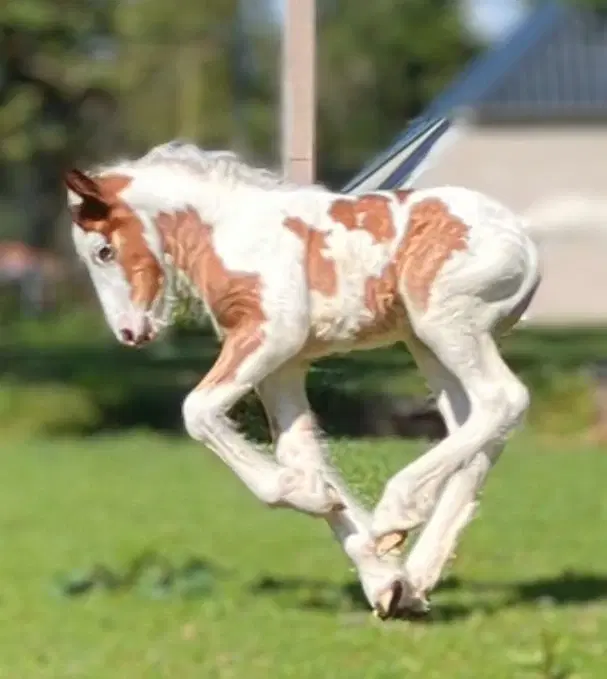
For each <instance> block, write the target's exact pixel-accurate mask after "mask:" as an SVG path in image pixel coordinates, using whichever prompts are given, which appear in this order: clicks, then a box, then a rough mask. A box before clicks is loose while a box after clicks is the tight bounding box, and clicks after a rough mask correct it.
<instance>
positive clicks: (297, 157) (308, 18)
mask: <svg viewBox="0 0 607 679" xmlns="http://www.w3.org/2000/svg"><path fill="white" fill-rule="evenodd" d="M315 71H316V0H285V18H284V28H283V38H282V92H281V93H282V102H281V123H282V126H281V128H282V129H281V133H282V165H283V171H284V173H285V174H286V176H287V177H289V178H290V179H291V180H292V181H295V182H297V183H299V184H311V183H313V182H314V181H315V174H316V163H315V146H316V73H315Z"/></svg>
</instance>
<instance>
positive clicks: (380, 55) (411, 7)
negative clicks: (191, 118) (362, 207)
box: [247, 0, 480, 186]
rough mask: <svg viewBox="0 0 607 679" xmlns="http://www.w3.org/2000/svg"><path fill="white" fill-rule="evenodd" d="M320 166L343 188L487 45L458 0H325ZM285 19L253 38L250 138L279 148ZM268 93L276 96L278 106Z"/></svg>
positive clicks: (258, 147) (261, 149) (321, 2)
mask: <svg viewBox="0 0 607 679" xmlns="http://www.w3.org/2000/svg"><path fill="white" fill-rule="evenodd" d="M317 3H318V11H317V15H318V68H317V83H318V98H319V101H318V149H317V156H318V172H319V178H320V179H321V180H322V181H325V182H327V183H328V184H331V185H336V186H339V185H340V184H341V183H343V182H345V181H346V180H347V179H349V178H350V177H351V176H352V174H354V173H355V172H357V171H358V170H359V169H360V167H361V166H362V165H363V164H364V163H365V162H366V160H368V158H369V156H371V155H373V154H375V153H376V152H377V151H379V150H381V149H382V148H385V147H386V146H387V145H388V144H389V143H390V142H391V141H392V140H393V138H394V137H395V136H396V134H398V133H399V132H400V131H402V129H403V128H404V127H405V126H406V124H407V122H408V120H409V119H411V118H412V117H414V116H416V115H418V114H419V113H420V112H421V111H422V110H423V108H424V107H425V106H426V104H427V103H428V102H429V100H430V99H431V98H432V97H433V96H435V95H436V94H438V92H439V91H440V90H441V89H442V88H443V87H444V86H445V85H446V84H447V83H448V82H449V81H450V80H451V78H452V77H453V76H454V75H456V74H457V73H458V72H459V71H460V69H461V68H462V67H463V66H464V65H465V63H466V62H467V61H468V60H469V59H470V58H471V57H472V56H474V55H475V54H476V53H477V51H478V50H479V49H480V46H479V45H477V44H475V43H474V42H473V41H472V38H471V37H470V36H469V35H468V34H467V33H466V31H465V30H464V28H463V26H462V25H461V23H460V13H459V12H458V9H457V5H456V3H453V2H451V1H450V0H407V2H402V1H401V0H374V1H373V2H352V0H317ZM279 30H280V27H279V26H277V25H275V24H274V25H266V26H265V30H264V31H258V32H257V33H256V34H255V35H254V36H253V39H252V45H253V51H254V53H255V55H256V58H257V63H258V64H260V66H259V68H258V69H257V70H256V71H255V72H254V73H253V74H252V75H251V80H252V85H250V87H249V98H248V102H247V124H248V130H249V136H250V145H251V146H252V147H253V148H254V149H255V151H256V152H257V153H259V154H262V155H263V156H264V157H265V156H266V155H267V154H268V150H270V149H271V150H272V151H273V153H272V155H273V157H274V159H276V158H277V156H278V134H277V132H278V129H279V125H280V115H279V110H278V106H277V104H278V102H279V83H280V63H279V56H280V44H279V41H280V35H279ZM268 101H271V102H274V106H273V107H269V106H268Z"/></svg>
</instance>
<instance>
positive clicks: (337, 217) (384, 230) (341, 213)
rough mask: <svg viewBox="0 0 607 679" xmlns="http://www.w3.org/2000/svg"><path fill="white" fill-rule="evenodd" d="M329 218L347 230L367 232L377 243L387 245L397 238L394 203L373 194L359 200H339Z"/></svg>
mask: <svg viewBox="0 0 607 679" xmlns="http://www.w3.org/2000/svg"><path fill="white" fill-rule="evenodd" d="M329 216H330V217H331V218H332V219H333V220H334V221H336V222H338V223H339V224H343V226H345V227H346V229H348V230H350V231H354V230H355V229H361V230H363V231H367V232H368V233H369V234H371V236H372V237H373V240H374V241H375V242H376V243H386V242H388V241H390V240H392V239H393V238H394V237H395V236H396V228H395V226H394V218H393V215H392V201H391V200H390V199H389V198H388V197H387V196H380V195H375V194H372V193H369V194H366V195H363V196H360V197H358V198H338V199H337V200H335V201H334V202H333V203H332V204H331V206H330V208H329Z"/></svg>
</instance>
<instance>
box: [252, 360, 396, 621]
mask: <svg viewBox="0 0 607 679" xmlns="http://www.w3.org/2000/svg"><path fill="white" fill-rule="evenodd" d="M305 375H306V370H305V369H304V368H303V367H301V366H294V367H289V368H284V369H282V370H279V371H277V372H276V373H273V374H272V375H271V376H269V377H268V378H266V379H265V380H264V381H263V382H262V383H261V384H260V385H259V386H258V388H257V391H258V393H259V396H260V398H261V400H262V402H263V404H264V407H265V409H266V412H267V415H268V420H269V422H270V428H271V430H272V437H273V439H274V441H275V444H276V457H277V459H278V461H279V463H280V464H281V465H283V466H285V467H288V468H290V469H293V470H298V471H299V472H300V473H301V474H303V475H304V476H316V475H319V476H320V479H322V480H324V482H325V483H326V484H328V485H329V486H330V487H331V488H332V489H333V490H334V492H335V493H336V494H337V497H338V501H339V506H338V507H336V508H335V509H334V511H332V512H329V513H327V514H326V515H325V516H324V518H325V519H326V521H327V523H328V524H329V527H330V528H331V530H332V531H333V534H334V535H335V537H336V539H337V540H338V542H339V543H340V544H341V546H342V549H343V550H344V551H345V553H346V554H347V555H348V557H349V558H350V560H351V561H352V563H353V564H354V566H355V567H356V570H357V572H358V575H359V578H360V581H361V584H362V587H363V590H364V592H365V595H366V597H367V599H368V601H369V603H370V604H371V606H372V607H373V608H374V609H375V611H376V612H377V614H378V615H379V616H380V617H388V616H390V615H393V614H394V613H395V612H396V609H397V607H398V605H399V602H400V599H401V595H402V593H403V571H402V563H401V558H399V557H398V555H394V554H386V555H385V556H383V557H381V558H380V557H379V556H378V555H377V552H376V549H375V542H374V539H373V537H372V535H371V531H370V523H371V515H370V513H369V512H368V511H367V510H366V509H365V508H364V507H363V506H362V505H361V504H360V503H359V502H358V500H357V499H356V498H355V497H354V496H353V495H352V493H351V492H350V490H349V489H348V487H347V484H346V483H345V481H344V480H343V479H342V477H341V475H340V474H339V472H338V471H337V470H336V469H335V467H334V466H333V465H332V464H331V462H330V461H329V458H328V451H327V450H326V446H325V445H324V442H323V441H322V438H321V437H320V435H319V432H318V430H317V426H316V422H315V418H314V414H313V413H312V410H311V409H310V405H309V402H308V399H307V396H306V390H305Z"/></svg>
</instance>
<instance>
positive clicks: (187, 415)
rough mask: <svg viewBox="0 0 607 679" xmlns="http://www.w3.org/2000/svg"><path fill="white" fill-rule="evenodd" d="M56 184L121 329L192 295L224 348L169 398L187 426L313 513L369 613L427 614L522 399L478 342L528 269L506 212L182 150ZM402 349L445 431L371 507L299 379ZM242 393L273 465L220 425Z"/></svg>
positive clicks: (134, 334) (480, 198)
mask: <svg viewBox="0 0 607 679" xmlns="http://www.w3.org/2000/svg"><path fill="white" fill-rule="evenodd" d="M65 182H66V185H67V187H68V198H69V203H70V207H71V211H72V215H73V238H74V243H75V247H76V250H77V252H78V254H79V256H80V257H81V258H82V260H83V261H84V262H85V263H86V266H87V267H88V270H89V272H90V276H91V278H92V281H93V284H94V286H95V289H96V292H97V294H98V296H99V299H100V301H101V304H102V306H103V310H104V312H105V316H106V319H107V322H108V324H109V326H110V327H111V329H112V330H113V332H114V334H115V335H116V337H117V339H118V340H119V341H120V342H122V343H123V344H126V345H129V346H134V347H136V346H140V345H142V344H144V343H145V342H148V341H150V340H152V339H153V338H154V337H156V336H157V334H158V332H159V330H160V329H161V328H162V327H164V326H166V325H168V324H169V323H170V322H171V319H172V316H173V315H174V311H175V305H176V304H177V303H179V301H180V300H183V298H184V296H186V297H188V298H194V299H197V300H199V301H201V302H202V304H203V305H204V312H205V313H207V314H208V315H209V316H210V318H211V320H212V322H213V325H214V327H215V329H216V331H217V333H218V336H219V337H220V339H221V340H222V349H221V351H220V354H219V357H218V359H217V361H216V363H215V364H214V366H213V368H212V369H211V370H210V371H209V373H208V374H207V375H206V376H205V377H204V378H203V379H202V381H201V382H200V383H199V384H198V386H197V387H196V388H195V389H194V390H193V391H192V392H191V393H190V394H189V395H188V396H187V398H186V399H185V401H184V403H183V417H184V422H185V427H186V429H187V431H188V433H189V434H190V435H191V436H192V437H193V438H194V439H197V440H198V441H201V442H203V443H204V444H205V445H206V446H207V447H208V448H210V449H211V450H212V451H213V452H215V454H217V455H218V456H219V457H220V458H221V459H222V460H223V461H224V462H225V463H226V464H227V465H228V466H229V467H230V468H231V469H232V470H233V471H234V472H235V473H236V474H237V476H238V477H239V478H240V479H241V480H242V482H243V483H244V484H245V485H246V486H247V487H248V488H249V490H250V491H251V492H252V493H254V494H255V495H256V496H257V497H258V498H259V499H260V500H261V501H262V502H264V503H266V504H267V505H270V506H282V507H291V508H293V509H297V510H299V511H302V512H306V513H308V514H311V515H314V516H319V517H322V518H323V519H325V520H326V521H327V523H328V524H329V526H330V528H331V529H332V531H333V533H334V534H335V536H336V538H337V540H338V541H339V542H340V544H341V546H342V548H343V549H344V551H345V552H346V554H347V555H348V557H349V558H350V559H351V561H352V562H353V564H354V566H355V567H356V569H357V571H358V575H359V578H360V581H361V584H362V587H363V589H364V592H365V595H366V597H367V599H368V601H369V603H370V605H371V606H372V607H373V608H374V610H375V612H376V614H377V615H379V616H380V617H382V618H385V617H391V616H395V615H397V614H399V613H401V612H402V611H403V610H405V609H410V610H418V611H421V610H426V609H427V601H426V595H427V594H428V592H429V591H430V590H431V589H432V588H433V587H434V586H435V585H436V583H437V581H438V580H439V578H440V575H441V571H442V570H443V568H444V566H445V563H446V562H447V560H448V559H449V557H450V555H451V553H452V551H453V549H454V547H455V544H456V541H457V538H458V535H459V534H460V533H461V531H462V529H463V528H464V526H465V525H466V524H467V523H468V521H469V520H470V519H471V518H472V514H473V512H474V509H475V507H476V504H477V500H476V498H477V495H478V493H479V490H480V488H481V487H482V485H483V483H484V481H485V478H486V476H487V473H488V471H489V469H490V468H491V466H492V465H493V464H494V462H495V461H496V460H497V458H498V456H499V454H500V452H501V450H502V448H503V446H504V443H505V440H506V438H507V436H508V434H510V432H511V431H512V430H513V429H514V428H515V427H516V425H517V424H518V423H519V421H520V420H521V419H522V417H523V415H524V413H525V411H526V410H527V407H528V404H529V395H528V391H527V389H526V388H525V386H524V385H523V384H522V383H521V382H520V381H519V380H518V379H517V378H516V377H515V375H514V374H513V373H512V372H511V371H510V370H509V368H508V367H507V366H506V364H505V363H504V361H503V360H502V358H501V356H500V353H499V351H498V349H497V347H496V344H495V341H494V335H496V334H497V333H499V332H501V331H503V330H505V329H508V328H509V327H511V326H512V325H513V324H514V323H516V321H517V320H518V319H519V318H520V316H521V315H522V314H523V313H524V311H525V309H526V308H527V306H528V304H529V302H530V300H531V298H532V297H533V294H534V292H535V290H536V289H537V286H538V284H539V281H540V274H539V267H538V258H537V252H536V248H535V247H534V245H533V243H532V241H531V240H530V238H529V237H528V235H527V233H526V231H525V228H524V226H523V225H522V224H521V222H520V221H519V219H518V218H517V217H516V216H515V215H514V214H512V213H511V212H510V211H509V210H507V209H506V208H504V207H503V206H502V205H500V204H499V203H497V202H496V201H494V200H492V199H491V198H489V197H487V196H485V195H482V194H480V193H476V192H474V191H470V190H467V189H463V188H455V187H443V188H435V189H426V190H397V191H393V192H388V191H384V192H381V191H378V192H375V193H367V194H365V195H359V196H349V195H348V196H346V195H339V194H335V193H332V192H330V191H328V190H326V189H324V188H322V187H319V186H313V187H299V186H295V185H293V184H290V183H288V182H286V181H284V180H283V179H282V178H281V177H279V176H277V175H274V174H272V173H270V172H268V171H266V170H259V169H256V168H253V167H250V166H248V165H246V164H245V163H244V162H243V161H241V160H240V159H239V158H238V157H237V156H235V155H233V154H231V153H227V152H208V151H203V150H200V149H199V148H197V147H196V146H193V145H190V144H180V143H169V144H164V145H161V146H158V147H156V148H154V149H152V150H151V151H150V152H149V153H148V154H147V155H145V156H143V157H142V158H139V159H137V160H134V161H129V162H121V163H117V164H115V165H113V166H107V167H105V168H100V169H97V170H96V171H93V172H91V173H88V174H85V173H83V172H81V171H79V170H76V169H74V170H71V171H69V172H68V173H67V175H66V177H65ZM401 341H402V342H405V343H406V345H407V346H408V348H409V350H410V351H411V353H412V354H413V356H414V358H415V360H416V362H417V364H418V366H419V368H420V370H421V371H422V373H423V374H424V376H425V377H426V379H427V381H428V383H429V385H430V387H431V389H432V390H433V392H434V394H435V395H436V397H437V400H438V406H439V408H440V411H441V413H442V415H443V417H444V419H445V421H446V425H447V428H448V432H449V433H448V436H447V437H446V438H445V439H444V440H443V441H441V442H440V443H438V444H437V445H436V446H434V447H433V448H432V449H431V450H430V451H429V452H427V453H426V454H424V455H422V456H421V457H420V458H418V459H417V460H415V461H414V462H412V463H411V464H409V465H408V466H406V467H404V468H403V469H402V470H401V471H399V472H398V473H397V474H395V475H394V476H393V477H392V478H391V479H389V480H388V482H387V483H386V486H385V489H384V491H383V494H382V496H381V499H380V500H379V502H378V504H377V506H376V507H375V509H374V510H373V511H372V512H371V513H369V512H368V511H367V510H365V509H364V508H363V507H362V506H361V504H360V503H359V502H358V501H357V500H356V499H355V497H353V495H352V494H351V492H350V491H349V489H348V487H347V485H346V484H345V483H344V481H343V480H342V478H341V477H340V475H339V474H338V472H337V471H336V469H334V468H333V466H332V465H331V463H330V461H329V459H328V456H327V454H326V451H325V449H324V445H323V440H322V438H320V437H319V436H318V432H317V430H316V426H315V420H314V415H313V413H312V412H311V410H310V406H309V404H308V400H307V398H306V390H305V377H306V372H307V369H308V366H309V365H310V363H311V362H312V361H314V360H316V359H318V358H321V357H323V356H327V355H329V354H332V353H336V352H339V353H344V352H348V351H351V350H358V349H370V348H373V347H377V346H380V345H386V344H394V343H396V342H401ZM251 390H256V391H257V393H258V394H259V396H260V398H261V400H262V402H263V405H264V407H265V410H266V412H267V416H268V419H269V423H270V426H271V431H272V435H273V441H274V445H275V451H276V459H275V460H274V459H272V458H270V457H268V456H267V455H265V454H263V453H262V452H260V451H259V450H257V449H256V448H255V447H254V446H253V445H252V444H251V443H250V442H249V441H248V440H247V439H246V438H245V437H244V436H242V435H241V434H240V433H238V432H237V431H236V430H235V428H234V427H233V426H232V424H231V422H230V420H229V419H228V413H229V411H230V409H231V408H232V406H234V404H235V403H236V402H237V401H238V400H239V399H241V398H242V397H243V396H245V394H247V393H249V392H250V391H251ZM418 527H422V530H421V533H420V535H419V537H418V539H417V541H416V542H415V544H414V545H413V547H412V549H411V551H410V552H409V553H408V555H407V556H406V557H405V556H403V555H402V545H403V543H404V541H405V538H406V537H407V534H408V533H409V532H410V531H412V530H413V529H415V528H418Z"/></svg>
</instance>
